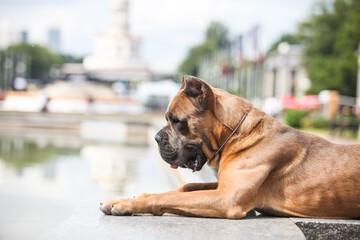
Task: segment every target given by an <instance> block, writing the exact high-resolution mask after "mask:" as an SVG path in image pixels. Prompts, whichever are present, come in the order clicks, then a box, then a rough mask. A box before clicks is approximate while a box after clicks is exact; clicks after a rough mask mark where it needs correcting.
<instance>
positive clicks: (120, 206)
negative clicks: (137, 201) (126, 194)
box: [100, 199, 132, 216]
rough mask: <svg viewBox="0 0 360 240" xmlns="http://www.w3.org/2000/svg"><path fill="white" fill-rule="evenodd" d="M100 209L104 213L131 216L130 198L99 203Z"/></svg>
mask: <svg viewBox="0 0 360 240" xmlns="http://www.w3.org/2000/svg"><path fill="white" fill-rule="evenodd" d="M100 210H101V211H102V212H103V213H105V214H106V215H114V216H131V215H132V211H131V199H120V200H108V201H105V202H102V203H100Z"/></svg>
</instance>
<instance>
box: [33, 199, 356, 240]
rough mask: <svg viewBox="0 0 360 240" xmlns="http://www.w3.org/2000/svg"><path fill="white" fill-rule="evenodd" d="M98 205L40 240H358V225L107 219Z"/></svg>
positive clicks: (87, 204)
mask: <svg viewBox="0 0 360 240" xmlns="http://www.w3.org/2000/svg"><path fill="white" fill-rule="evenodd" d="M101 200H104V199H101ZM99 202H100V200H99V199H97V198H94V197H90V198H87V200H83V201H81V202H80V203H79V206H78V207H77V209H76V210H75V212H74V214H73V215H72V216H71V217H70V218H69V219H68V220H67V221H66V222H64V223H63V224H61V225H60V226H58V227H57V228H55V229H53V230H51V231H49V232H47V233H45V234H43V235H41V236H39V237H38V238H36V239H37V240H47V239H52V240H57V239H76V240H78V239H97V240H98V239H146V240H147V239H150V240H151V239H154V240H169V239H174V240H177V239H184V240H185V239H192V240H197V239H206V240H212V239H214V240H215V239H216V240H218V239H222V240H226V239H251V240H256V239H279V240H281V239H295V240H296V239H360V220H322V219H305V218H281V217H269V216H263V215H258V214H256V215H249V216H247V217H246V218H244V219H241V220H227V219H213V218H195V217H181V216H176V215H164V216H152V215H141V216H107V215H104V214H103V213H102V212H100V210H99V209H98V206H99ZM297 226H298V227H300V228H301V229H302V230H303V231H304V233H305V235H304V234H303V232H302V231H301V230H300V229H299V228H298V227H297ZM305 236H306V237H305Z"/></svg>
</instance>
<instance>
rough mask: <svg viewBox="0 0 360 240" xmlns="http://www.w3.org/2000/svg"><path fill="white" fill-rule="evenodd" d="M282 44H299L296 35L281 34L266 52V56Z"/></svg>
mask: <svg viewBox="0 0 360 240" xmlns="http://www.w3.org/2000/svg"><path fill="white" fill-rule="evenodd" d="M282 42H287V43H288V44H290V45H292V44H300V39H299V36H298V35H296V34H288V33H287V34H283V35H282V36H281V37H280V38H279V39H278V40H277V41H275V42H274V43H273V44H272V45H271V47H270V48H269V50H268V51H267V54H269V53H271V52H273V51H275V50H277V48H278V46H279V44H280V43H282Z"/></svg>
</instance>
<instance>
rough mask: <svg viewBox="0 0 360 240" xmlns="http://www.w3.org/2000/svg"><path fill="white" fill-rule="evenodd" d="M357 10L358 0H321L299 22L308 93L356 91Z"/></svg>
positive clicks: (359, 8)
mask: <svg viewBox="0 0 360 240" xmlns="http://www.w3.org/2000/svg"><path fill="white" fill-rule="evenodd" d="M359 13H360V1H359V0H321V1H319V2H317V3H316V4H315V5H314V9H313V13H312V15H311V16H310V17H309V19H308V20H307V21H305V22H303V23H302V24H301V25H300V27H299V37H300V41H301V43H302V45H303V46H304V50H305V52H304V64H305V67H306V69H307V72H308V75H309V78H310V79H311V82H312V85H311V88H310V89H309V92H308V93H312V94H318V93H319V92H320V91H321V90H325V89H329V90H338V91H339V92H340V94H342V95H347V96H355V95H356V81H357V48H358V44H359V42H360V14H359Z"/></svg>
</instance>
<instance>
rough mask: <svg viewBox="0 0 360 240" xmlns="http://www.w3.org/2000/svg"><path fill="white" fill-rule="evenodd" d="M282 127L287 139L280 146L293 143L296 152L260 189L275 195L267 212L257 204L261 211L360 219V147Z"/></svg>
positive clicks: (264, 204)
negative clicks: (337, 142)
mask: <svg viewBox="0 0 360 240" xmlns="http://www.w3.org/2000/svg"><path fill="white" fill-rule="evenodd" d="M284 127H285V126H284ZM285 128H287V131H286V132H285V133H282V134H285V135H288V136H286V137H284V139H283V141H284V145H283V146H284V147H285V146H289V145H292V144H296V146H298V148H299V149H297V150H296V151H297V154H294V156H295V157H294V158H293V159H289V163H288V164H285V165H284V167H282V168H280V169H278V170H277V171H274V172H273V173H271V174H270V175H269V178H268V180H267V181H265V183H264V186H263V187H262V189H266V193H265V194H266V196H267V197H268V196H269V195H270V194H271V191H273V192H276V193H277V196H274V197H273V200H272V202H271V200H270V202H271V204H270V205H272V206H274V205H275V206H276V207H273V208H271V209H268V210H267V207H266V205H268V204H266V203H264V202H261V203H260V206H262V208H263V209H264V211H265V212H269V213H273V214H276V215H295V216H301V217H317V218H359V217H360V145H357V144H356V145H355V144H354V145H339V144H334V143H330V142H328V141H326V140H325V139H322V138H320V137H318V136H315V135H312V134H308V133H305V132H300V131H297V130H294V129H291V128H288V127H285ZM285 143H286V144H285ZM284 151H286V150H284ZM270 189H272V190H270ZM279 193H280V194H279ZM260 196H261V193H260Z"/></svg>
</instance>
